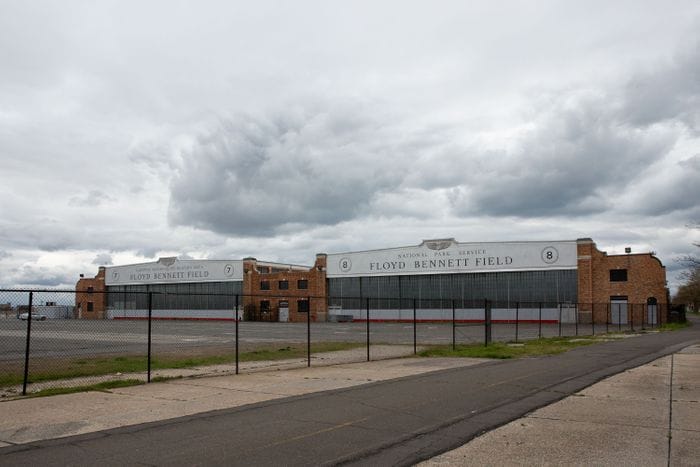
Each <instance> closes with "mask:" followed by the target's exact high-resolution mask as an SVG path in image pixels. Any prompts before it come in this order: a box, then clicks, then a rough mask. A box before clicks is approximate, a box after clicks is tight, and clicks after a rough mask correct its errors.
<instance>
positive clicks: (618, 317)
mask: <svg viewBox="0 0 700 467" xmlns="http://www.w3.org/2000/svg"><path fill="white" fill-rule="evenodd" d="M610 322H611V323H612V324H627V297H610Z"/></svg>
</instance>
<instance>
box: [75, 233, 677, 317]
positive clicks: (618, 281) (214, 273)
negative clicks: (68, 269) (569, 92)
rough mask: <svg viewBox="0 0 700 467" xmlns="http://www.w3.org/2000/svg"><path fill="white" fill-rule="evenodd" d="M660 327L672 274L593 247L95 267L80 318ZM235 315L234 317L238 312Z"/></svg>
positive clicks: (452, 248) (563, 244)
mask: <svg viewBox="0 0 700 467" xmlns="http://www.w3.org/2000/svg"><path fill="white" fill-rule="evenodd" d="M148 292H153V294H151V295H150V296H151V297H153V298H152V300H153V302H152V307H151V308H152V316H153V317H154V318H156V319H230V320H233V319H235V316H236V315H238V317H239V319H250V320H268V321H306V319H307V312H308V313H310V318H311V320H313V321H326V320H328V319H329V318H331V319H332V318H334V315H342V316H343V317H349V316H352V318H353V319H355V320H365V319H367V318H368V315H367V308H368V307H369V308H370V309H371V315H370V316H369V319H370V320H378V321H408V320H411V319H412V317H413V313H414V310H416V313H417V316H418V319H420V320H424V321H443V320H450V319H452V316H453V313H455V316H456V317H457V319H458V320H460V321H464V322H468V321H479V320H482V319H483V316H484V315H483V308H484V301H485V300H489V301H490V302H491V303H492V305H491V306H492V317H493V320H494V321H496V322H498V321H501V322H506V321H509V320H512V319H513V316H514V315H513V312H514V310H515V309H517V310H518V316H519V318H518V319H519V320H521V321H531V322H536V321H546V322H557V321H561V322H579V323H586V322H588V323H590V322H591V321H593V322H596V323H605V322H612V323H627V322H629V321H630V320H632V321H633V322H634V323H650V324H656V323H663V322H666V320H667V313H668V306H667V305H668V303H669V299H668V297H669V294H668V289H667V288H666V269H665V267H664V266H663V264H662V263H661V261H660V260H659V259H658V258H657V257H656V256H654V254H653V253H636V254H632V253H627V254H623V255H608V254H606V253H605V252H602V251H600V250H598V248H597V247H596V245H595V243H594V242H593V240H591V239H589V238H583V239H578V240H571V241H536V242H528V241H525V242H486V243H461V242H457V241H455V240H454V239H437V240H425V241H423V242H422V243H421V244H420V245H417V246H407V247H397V248H387V249H380V250H369V251H357V252H346V253H334V254H325V253H320V254H317V255H316V260H315V262H314V264H313V266H300V265H292V264H284V263H277V262H266V261H258V260H257V259H255V258H252V257H250V258H245V259H242V260H178V259H177V258H161V259H159V260H158V261H155V262H150V263H141V264H132V265H124V266H110V267H100V268H99V271H98V273H97V275H96V276H95V277H93V278H85V277H83V276H82V275H81V278H80V279H79V280H78V283H77V285H76V306H77V307H78V310H79V311H78V313H79V317H80V318H85V319H91V318H92V319H105V318H107V319H142V318H145V317H147V314H148V308H149V306H148V297H149V294H148ZM236 309H237V310H238V311H237V312H234V310H236Z"/></svg>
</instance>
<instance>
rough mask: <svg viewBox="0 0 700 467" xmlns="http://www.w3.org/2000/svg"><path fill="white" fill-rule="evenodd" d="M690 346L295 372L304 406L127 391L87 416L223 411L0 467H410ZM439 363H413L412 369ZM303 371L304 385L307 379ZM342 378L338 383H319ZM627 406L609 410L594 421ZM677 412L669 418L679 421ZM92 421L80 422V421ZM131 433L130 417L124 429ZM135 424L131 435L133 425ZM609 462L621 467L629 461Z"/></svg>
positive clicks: (641, 343)
mask: <svg viewBox="0 0 700 467" xmlns="http://www.w3.org/2000/svg"><path fill="white" fill-rule="evenodd" d="M698 341H700V329H698V328H695V329H692V328H691V329H687V330H683V331H678V332H673V333H659V334H654V335H644V336H640V337H635V338H631V339H624V340H621V341H618V342H609V343H605V344H600V345H595V346H590V347H581V348H578V349H575V350H572V351H570V352H568V353H565V354H561V355H557V356H552V357H546V358H530V359H521V360H513V361H496V362H487V363H481V364H478V365H474V366H470V367H455V368H450V369H442V370H440V371H433V372H428V373H422V374H420V375H413V376H405V377H402V378H398V379H391V380H388V381H380V382H374V381H367V383H368V384H362V385H359V386H352V387H347V385H341V386H337V387H335V388H332V389H330V390H325V391H323V390H322V391H321V392H314V391H319V390H320V389H319V388H320V387H322V386H323V383H322V382H323V381H326V380H327V378H326V376H324V375H327V373H325V372H326V371H329V372H332V371H334V369H335V368H336V367H330V368H315V369H314V368H312V369H311V370H296V371H299V372H300V373H298V374H303V375H304V376H302V377H301V378H291V379H292V380H294V381H296V383H295V384H299V385H301V386H306V388H307V391H306V392H309V393H310V394H306V395H300V396H293V397H287V398H283V399H275V400H267V401H263V402H255V398H254V397H252V399H251V396H254V395H255V394H258V393H260V392H262V393H266V392H269V393H277V394H285V393H286V391H285V387H286V386H285V384H286V381H287V378H286V377H285V376H284V375H286V373H282V372H280V373H279V374H280V376H281V377H280V378H278V379H277V380H275V381H269V382H268V384H260V383H259V382H251V383H249V384H248V385H247V386H246V385H245V384H243V385H239V384H240V382H241V381H243V380H242V379H241V377H240V376H239V377H236V376H230V377H223V378H213V379H198V380H182V381H176V382H170V383H166V384H161V385H150V386H141V387H134V388H129V389H124V390H117V391H114V392H113V393H112V394H113V396H112V395H102V396H101V397H103V399H102V400H94V401H93V402H91V405H88V408H89V407H94V408H95V410H98V411H99V407H101V406H103V405H105V404H108V402H107V401H108V400H109V399H111V400H112V401H118V402H116V403H115V404H116V405H114V406H113V407H115V410H116V411H117V412H118V413H123V412H125V411H126V412H127V413H136V414H141V413H147V412H151V413H157V412H158V411H159V409H160V408H161V407H165V406H168V407H170V410H172V412H169V411H167V410H166V411H165V412H166V413H165V417H166V418H169V417H172V416H174V412H175V411H176V410H177V408H178V407H183V408H187V407H193V406H196V407H197V409H196V410H197V411H203V410H206V407H211V405H207V404H212V403H220V404H221V405H220V406H215V407H213V408H221V407H228V408H223V409H221V410H215V411H211V412H204V413H199V414H196V415H189V416H186V417H181V418H175V419H169V420H164V421H157V422H152V423H147V424H140V425H133V426H127V427H123V428H117V429H112V430H106V431H101V432H98V433H92V434H84V435H79V436H75V437H69V438H65V439H60V440H53V441H38V442H33V443H29V444H20V445H16V446H8V447H5V448H2V449H0V464H3V465H36V464H44V465H48V464H53V465H65V464H95V463H100V464H101V465H124V464H135V463H147V464H151V465H173V464H174V465H185V464H186V465H192V464H207V465H208V464H226V465H310V464H313V465H317V464H318V465H324V464H339V463H344V464H352V465H411V464H413V463H415V462H417V461H420V460H425V459H429V458H431V457H433V456H435V455H437V454H440V453H442V452H445V451H447V450H449V449H453V448H455V447H457V446H460V445H462V444H463V443H464V442H465V441H467V440H469V439H472V438H474V437H475V436H477V435H478V434H481V433H483V432H484V431H486V430H489V429H492V428H494V427H498V426H501V425H503V424H505V423H507V422H510V421H511V420H514V419H517V418H519V417H521V416H523V415H525V414H527V413H529V412H531V411H532V410H534V409H537V408H540V407H543V406H546V405H548V404H550V403H552V402H556V401H558V400H560V399H562V398H564V397H566V396H567V395H569V394H574V393H576V392H579V391H581V390H583V389H584V388H585V387H588V386H590V385H591V384H593V383H596V382H598V381H600V380H601V379H603V378H606V377H608V376H611V375H614V374H617V373H619V372H622V371H625V370H627V369H630V368H634V367H637V366H640V365H643V364H646V363H649V362H651V361H654V360H656V359H658V358H661V357H663V356H665V355H670V354H672V353H674V352H677V351H679V350H681V349H682V348H685V347H686V346H688V345H689V344H693V343H697V342H698ZM439 361H440V360H437V359H436V360H433V359H425V360H418V361H415V365H419V366H420V365H430V364H431V363H432V362H439ZM405 362H409V361H405ZM378 364H379V362H378V363H369V364H367V363H366V364H363V365H369V366H371V365H378ZM307 371H313V373H304V372H307ZM385 372H386V373H387V374H388V373H389V372H388V371H385ZM328 374H330V373H328ZM409 374H410V373H409ZM251 376H253V375H251ZM690 377H691V378H692V377H694V376H692V375H691V376H690ZM342 378H343V374H342V372H341V373H335V377H333V378H328V379H329V380H338V379H340V380H342ZM336 382H337V381H336ZM331 387H332V385H331ZM159 388H163V389H160V390H159ZM287 394H289V393H287ZM127 396H128V397H127ZM71 397H72V398H69V396H64V397H63V398H61V399H55V400H56V401H57V403H55V404H53V406H54V409H53V410H54V411H53V412H52V413H54V414H55V413H56V411H59V412H62V413H63V417H65V418H64V420H68V422H66V423H68V425H65V429H66V430H70V429H72V428H75V426H76V423H77V424H78V425H80V422H81V421H82V419H81V418H80V417H81V416H80V415H78V414H76V413H75V412H74V409H73V406H72V405H71V404H70V403H69V401H74V403H77V404H78V406H80V405H85V404H86V401H88V400H90V399H89V397H92V396H89V397H88V398H86V395H74V396H71ZM237 397H238V398H240V400H242V401H243V402H242V403H243V404H247V405H243V406H240V407H234V405H235V404H233V403H232V399H235V398H237ZM130 398H133V399H130ZM129 400H134V401H140V402H138V403H139V404H142V405H140V406H138V407H135V410H134V411H133V412H131V410H130V408H129V405H128V401H129ZM173 401H174V402H173ZM18 402H21V403H26V404H30V405H31V404H32V403H35V404H40V403H41V402H40V401H38V402H37V401H15V402H12V401H11V402H3V403H0V410H3V412H4V413H8V414H11V415H10V416H9V417H3V419H2V420H4V421H7V420H12V421H15V420H16V419H17V418H18V417H21V416H22V414H23V413H24V412H23V409H27V406H25V407H23V408H20V407H18V406H14V405H12V404H16V403H18ZM251 402H254V403H251ZM134 403H135V404H136V402H134ZM624 403H625V402H624V401H618V402H613V403H612V404H609V405H608V406H604V407H603V410H604V409H605V408H606V407H611V406H612V407H615V406H618V405H619V406H622V405H623V404H624ZM13 407H17V408H13ZM230 407H232V408H230ZM680 407H681V406H679V410H678V413H682V412H683V409H682V408H680ZM685 407H686V408H687V407H688V405H686V406H685ZM654 408H655V405H654V404H649V405H648V407H647V408H646V411H645V412H640V413H649V417H648V418H649V419H650V420H658V419H659V415H658V414H657V413H656V412H655V410H654ZM46 410H48V408H47V409H46ZM83 410H84V409H83ZM32 413H36V414H37V417H38V418H39V420H38V421H34V422H33V423H30V424H24V425H22V426H19V427H14V428H13V429H12V430H10V431H11V433H10V434H11V435H12V436H15V437H17V436H21V435H22V433H23V432H25V431H27V428H28V427H32V426H36V425H37V423H41V419H42V417H47V414H46V411H42V410H39V411H35V412H32ZM90 413H91V412H89V411H88V412H87V414H88V415H86V416H87V418H88V419H90V418H91V415H90ZM186 413H188V412H186ZM189 413H191V412H189ZM584 413H585V411H584ZM603 413H605V412H603ZM690 417H691V418H690V419H689V420H694V418H692V417H693V414H690ZM47 418H48V417H47ZM661 418H663V415H662V416H661ZM131 421H132V419H131V418H130V417H128V416H127V417H126V418H125V419H124V420H122V423H125V424H128V423H130V422H131ZM133 421H136V423H138V417H136V416H135V418H134V419H133ZM5 423H7V422H5ZM691 423H692V422H691ZM46 426H52V427H54V426H55V427H58V428H57V429H56V428H55V429H54V432H53V434H50V435H51V436H60V435H61V434H60V432H61V426H62V425H61V424H60V418H58V419H51V420H50V422H49V423H48V424H47V425H46ZM23 427H24V428H23ZM4 433H6V432H4ZM10 434H5V435H3V436H5V442H7V443H8V444H9V443H12V442H15V441H12V439H16V438H10V437H9V436H10ZM666 439H668V438H666ZM18 441H19V440H18ZM19 442H21V441H19ZM573 460H574V461H576V460H577V459H573ZM618 461H621V462H622V463H624V462H625V461H626V459H618Z"/></svg>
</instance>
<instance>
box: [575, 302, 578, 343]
mask: <svg viewBox="0 0 700 467" xmlns="http://www.w3.org/2000/svg"><path fill="white" fill-rule="evenodd" d="M574 313H576V336H577V337H578V303H574Z"/></svg>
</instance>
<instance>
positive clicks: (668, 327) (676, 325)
mask: <svg viewBox="0 0 700 467" xmlns="http://www.w3.org/2000/svg"><path fill="white" fill-rule="evenodd" d="M689 326H691V323H690V321H686V322H684V323H666V324H662V325H661V326H660V327H659V329H660V330H662V331H677V330H678V329H685V328H687V327H689Z"/></svg>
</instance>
